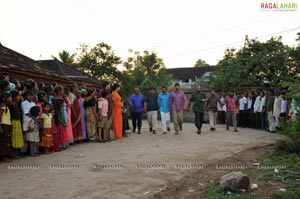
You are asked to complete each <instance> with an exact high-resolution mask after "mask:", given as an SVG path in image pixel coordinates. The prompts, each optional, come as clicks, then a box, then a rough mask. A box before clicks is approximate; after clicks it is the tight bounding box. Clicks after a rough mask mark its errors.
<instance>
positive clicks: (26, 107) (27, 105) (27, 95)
mask: <svg viewBox="0 0 300 199" xmlns="http://www.w3.org/2000/svg"><path fill="white" fill-rule="evenodd" d="M23 97H24V99H25V100H24V101H23V102H22V103H21V110H22V113H23V126H22V128H23V131H25V130H24V129H25V126H24V124H28V121H29V120H30V113H29V112H30V109H31V108H32V107H34V106H35V102H33V101H32V100H33V98H34V96H33V94H32V91H30V90H27V91H25V92H24V95H23ZM26 138H27V136H26V134H25V133H24V134H23V140H24V147H23V148H22V149H21V152H22V153H27V148H28V146H27V143H28V142H27V140H26Z"/></svg>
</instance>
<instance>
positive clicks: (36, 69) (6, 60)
mask: <svg viewBox="0 0 300 199" xmlns="http://www.w3.org/2000/svg"><path fill="white" fill-rule="evenodd" d="M0 68H2V69H14V70H18V71H20V72H21V71H23V72H33V73H39V74H41V75H47V76H49V75H50V76H54V77H58V75H57V74H55V73H53V72H52V71H49V70H45V69H43V68H41V66H40V65H39V64H38V63H37V62H36V61H35V60H33V59H31V58H29V57H26V56H25V55H22V54H20V53H18V52H16V51H14V50H11V49H9V48H7V47H5V46H2V45H1V44H0Z"/></svg>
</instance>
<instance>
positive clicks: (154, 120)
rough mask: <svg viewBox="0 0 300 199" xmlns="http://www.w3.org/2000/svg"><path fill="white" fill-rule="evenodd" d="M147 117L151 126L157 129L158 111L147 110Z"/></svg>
mask: <svg viewBox="0 0 300 199" xmlns="http://www.w3.org/2000/svg"><path fill="white" fill-rule="evenodd" d="M147 119H148V124H149V127H152V130H153V131H155V130H156V123H157V111H148V112H147Z"/></svg>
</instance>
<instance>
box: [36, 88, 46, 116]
mask: <svg viewBox="0 0 300 199" xmlns="http://www.w3.org/2000/svg"><path fill="white" fill-rule="evenodd" d="M36 96H37V102H36V106H37V107H39V108H40V113H39V116H42V114H43V105H44V103H45V102H46V101H47V95H46V93H45V92H44V91H39V92H37V94H36Z"/></svg>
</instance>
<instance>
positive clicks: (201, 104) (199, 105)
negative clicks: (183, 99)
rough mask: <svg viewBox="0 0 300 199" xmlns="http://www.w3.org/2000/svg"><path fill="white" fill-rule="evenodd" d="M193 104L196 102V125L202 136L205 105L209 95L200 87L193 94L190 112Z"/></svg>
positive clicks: (194, 109) (194, 108) (194, 107)
mask: <svg viewBox="0 0 300 199" xmlns="http://www.w3.org/2000/svg"><path fill="white" fill-rule="evenodd" d="M191 102H194V106H193V111H194V113H195V125H196V127H197V129H198V130H197V133H198V134H199V135H200V134H201V128H202V123H203V117H204V111H205V104H206V102H207V95H206V94H205V93H203V92H201V86H200V85H198V86H197V88H196V92H195V93H193V94H192V97H191V99H190V102H189V106H188V110H190V106H191Z"/></svg>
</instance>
